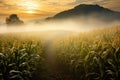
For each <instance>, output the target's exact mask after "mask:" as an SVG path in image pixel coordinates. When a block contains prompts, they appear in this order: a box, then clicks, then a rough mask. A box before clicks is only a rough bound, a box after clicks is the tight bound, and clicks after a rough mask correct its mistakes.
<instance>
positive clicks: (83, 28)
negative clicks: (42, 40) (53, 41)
mask: <svg viewBox="0 0 120 80" xmlns="http://www.w3.org/2000/svg"><path fill="white" fill-rule="evenodd" d="M119 22H120V21H110V22H109V21H104V20H98V19H97V18H84V17H81V18H72V19H61V20H50V21H46V20H44V21H39V22H35V21H31V22H27V23H26V24H24V25H22V26H7V25H5V24H1V25H0V33H12V32H40V31H71V32H78V33H79V32H87V31H91V30H94V29H101V28H107V27H113V26H117V25H119Z"/></svg>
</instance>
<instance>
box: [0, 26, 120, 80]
mask: <svg viewBox="0 0 120 80" xmlns="http://www.w3.org/2000/svg"><path fill="white" fill-rule="evenodd" d="M23 35H24V34H23V33H22V34H21V35H17V34H14V33H13V34H12V33H11V34H7V33H6V34H0V80H120V26H116V27H109V28H105V29H101V30H93V31H90V32H84V33H79V34H77V35H75V36H70V37H64V38H58V39H54V40H53V41H52V43H51V44H48V42H47V41H45V40H43V39H40V38H39V37H40V36H39V35H37V36H35V35H24V36H23ZM50 47H52V48H50ZM48 48H50V49H52V50H50V49H48ZM48 56H49V57H48Z"/></svg>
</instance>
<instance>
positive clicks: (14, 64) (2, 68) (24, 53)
mask: <svg viewBox="0 0 120 80" xmlns="http://www.w3.org/2000/svg"><path fill="white" fill-rule="evenodd" d="M6 42H7V41H6ZM1 45H2V47H1V52H2V53H0V80H30V79H31V78H32V75H33V74H34V71H36V66H37V65H38V63H39V62H40V63H41V62H42V61H43V58H42V57H41V56H42V55H41V53H42V51H43V50H42V47H41V44H40V43H34V42H32V41H27V42H20V41H19V42H15V41H14V42H13V44H12V42H7V43H3V44H1Z"/></svg>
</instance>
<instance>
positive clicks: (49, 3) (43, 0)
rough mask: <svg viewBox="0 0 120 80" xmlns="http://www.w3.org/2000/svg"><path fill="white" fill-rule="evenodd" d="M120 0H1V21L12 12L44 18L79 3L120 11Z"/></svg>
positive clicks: (27, 17)
mask: <svg viewBox="0 0 120 80" xmlns="http://www.w3.org/2000/svg"><path fill="white" fill-rule="evenodd" d="M119 3H120V0H0V22H1V21H3V19H4V20H5V18H6V17H8V16H9V15H10V14H18V16H19V17H20V18H21V19H23V20H32V19H42V18H46V17H50V16H53V15H55V14H57V13H59V12H61V11H64V10H67V9H71V8H73V7H75V6H77V5H79V4H98V5H101V6H103V7H106V8H109V9H111V10H114V11H120V4H119Z"/></svg>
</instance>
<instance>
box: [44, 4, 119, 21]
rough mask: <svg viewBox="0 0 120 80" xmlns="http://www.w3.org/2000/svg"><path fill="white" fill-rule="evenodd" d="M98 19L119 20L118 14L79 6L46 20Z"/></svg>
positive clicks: (103, 9) (82, 5)
mask: <svg viewBox="0 0 120 80" xmlns="http://www.w3.org/2000/svg"><path fill="white" fill-rule="evenodd" d="M81 16H82V17H83V16H84V17H91V16H92V17H97V18H98V17H99V18H101V19H105V20H120V12H116V11H112V10H110V9H107V8H104V7H101V6H99V5H92V4H91V5H89V4H80V5H78V6H76V7H74V8H73V9H70V10H66V11H63V12H60V13H58V14H56V15H55V16H53V17H48V18H46V20H54V19H66V18H73V17H81Z"/></svg>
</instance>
